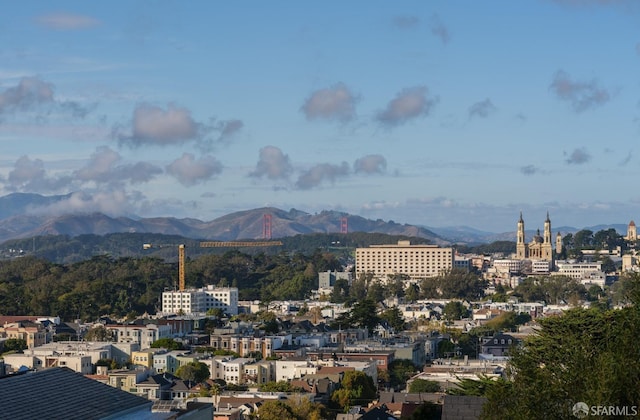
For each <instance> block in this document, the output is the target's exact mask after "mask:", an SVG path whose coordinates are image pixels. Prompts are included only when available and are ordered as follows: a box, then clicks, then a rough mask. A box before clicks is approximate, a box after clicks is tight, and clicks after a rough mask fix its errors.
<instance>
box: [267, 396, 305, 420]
mask: <svg viewBox="0 0 640 420" xmlns="http://www.w3.org/2000/svg"><path fill="white" fill-rule="evenodd" d="M258 418H259V419H260V420H284V419H289V420H299V418H298V417H297V416H296V415H295V413H294V412H293V409H292V408H291V407H290V406H289V404H287V403H285V402H284V401H280V400H267V401H265V402H264V404H262V406H261V407H260V408H259V409H258Z"/></svg>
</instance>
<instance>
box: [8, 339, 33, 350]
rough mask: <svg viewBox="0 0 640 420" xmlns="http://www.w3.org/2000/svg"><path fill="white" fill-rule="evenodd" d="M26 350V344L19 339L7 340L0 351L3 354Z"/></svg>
mask: <svg viewBox="0 0 640 420" xmlns="http://www.w3.org/2000/svg"><path fill="white" fill-rule="evenodd" d="M26 348H27V342H26V341H25V340H23V339H21V338H8V339H6V340H5V341H4V343H3V346H2V349H3V351H4V352H10V351H14V352H15V351H22V350H25V349H26Z"/></svg>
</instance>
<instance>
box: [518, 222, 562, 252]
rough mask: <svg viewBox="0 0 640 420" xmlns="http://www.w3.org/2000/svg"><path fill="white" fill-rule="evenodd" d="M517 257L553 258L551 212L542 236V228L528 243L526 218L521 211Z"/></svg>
mask: <svg viewBox="0 0 640 420" xmlns="http://www.w3.org/2000/svg"><path fill="white" fill-rule="evenodd" d="M516 259H518V260H544V261H552V260H553V244H552V242H551V220H550V219H549V213H547V219H546V220H545V221H544V233H543V235H542V236H540V230H539V229H538V233H537V234H536V235H535V236H534V237H533V239H532V240H531V242H529V243H526V241H525V232H524V220H523V219H522V213H520V220H518V231H517V234H516Z"/></svg>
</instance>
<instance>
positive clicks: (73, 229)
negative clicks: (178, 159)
mask: <svg viewBox="0 0 640 420" xmlns="http://www.w3.org/2000/svg"><path fill="white" fill-rule="evenodd" d="M68 198H69V196H68V195H57V196H43V195H39V194H25V193H13V194H9V195H6V196H3V197H0V242H4V241H7V240H10V239H20V238H29V237H35V236H43V235H69V236H78V235H82V234H96V235H106V234H109V233H119V232H138V233H142V232H145V233H160V234H166V235H179V236H183V237H187V238H194V239H204V240H219V241H233V240H242V239H261V238H263V236H264V235H263V220H264V215H270V218H271V237H272V238H283V237H289V236H295V235H298V234H308V233H336V232H340V231H341V229H342V222H343V219H344V218H346V220H347V224H348V231H349V232H369V233H384V234H388V235H404V236H411V237H420V238H425V239H428V240H430V241H431V242H432V243H435V244H438V245H448V244H451V243H464V244H480V243H489V242H493V241H498V240H506V241H515V223H514V231H511V232H504V233H492V232H485V231H481V230H478V229H474V228H471V227H468V226H456V227H440V228H436V227H428V226H418V225H410V224H400V223H396V222H394V221H383V220H381V219H378V220H370V219H365V218H363V217H361V216H357V215H351V214H348V213H344V212H337V211H322V212H320V213H315V214H310V213H306V212H304V211H300V210H296V209H291V210H289V211H285V210H281V209H278V208H274V207H264V208H258V209H252V210H245V211H239V212H235V213H231V214H227V215H225V216H222V217H219V218H217V219H214V220H211V221H201V220H197V219H191V218H184V219H178V218H174V217H153V218H140V217H135V216H129V217H125V216H120V217H111V216H108V215H106V214H103V213H90V214H71V213H68V214H61V215H60V214H58V215H52V214H51V213H48V212H47V211H46V209H47V208H50V207H55V205H56V204H57V203H60V202H62V201H64V200H66V199H68ZM610 227H613V228H615V229H616V230H617V231H618V232H619V233H622V234H624V233H625V232H626V225H621V224H618V225H599V226H594V227H591V228H587V229H590V230H592V231H594V232H596V231H598V230H601V229H608V228H610ZM578 230H579V229H576V228H573V227H566V226H565V227H560V228H556V229H553V231H554V232H558V231H560V232H562V234H563V235H564V234H566V233H575V232H577V231H578ZM533 234H534V232H533V231H531V232H527V237H528V238H530V237H531V236H532V235H533Z"/></svg>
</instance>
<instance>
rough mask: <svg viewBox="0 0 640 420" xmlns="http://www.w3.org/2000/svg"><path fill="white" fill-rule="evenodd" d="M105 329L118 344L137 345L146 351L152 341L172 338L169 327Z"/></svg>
mask: <svg viewBox="0 0 640 420" xmlns="http://www.w3.org/2000/svg"><path fill="white" fill-rule="evenodd" d="M105 328H106V329H107V331H111V332H112V334H114V336H115V338H116V341H117V342H118V343H131V344H137V345H138V346H139V347H138V348H142V349H148V348H149V347H151V344H152V343H153V342H154V341H157V340H159V339H161V338H172V337H173V334H172V328H171V326H170V325H158V324H147V325H137V324H124V325H119V324H109V325H106V326H105ZM136 350H137V349H136Z"/></svg>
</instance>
